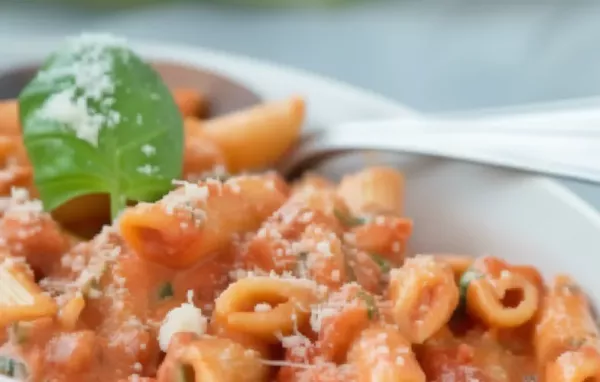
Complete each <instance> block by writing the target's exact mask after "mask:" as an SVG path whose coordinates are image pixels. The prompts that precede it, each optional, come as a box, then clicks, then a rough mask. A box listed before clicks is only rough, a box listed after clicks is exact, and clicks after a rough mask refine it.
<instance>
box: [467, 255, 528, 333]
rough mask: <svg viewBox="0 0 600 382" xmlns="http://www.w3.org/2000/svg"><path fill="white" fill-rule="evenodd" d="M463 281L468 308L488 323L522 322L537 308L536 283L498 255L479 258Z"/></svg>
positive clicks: (509, 325) (503, 325)
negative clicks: (513, 269) (512, 267)
mask: <svg viewBox="0 0 600 382" xmlns="http://www.w3.org/2000/svg"><path fill="white" fill-rule="evenodd" d="M467 277H468V280H465V279H466V278H467ZM463 281H464V282H463V284H464V287H465V289H466V302H467V309H468V311H469V312H470V313H471V314H472V315H474V316H475V317H478V318H479V319H481V320H482V321H483V322H484V323H486V324H487V325H488V326H490V327H498V328H514V327H517V326H520V325H523V324H525V323H526V322H527V321H529V320H531V319H532V318H533V316H534V314H535V312H536V311H537V309H538V303H539V291H538V288H537V286H536V285H534V284H533V283H532V282H531V281H529V279H528V278H527V277H525V276H523V275H522V274H521V273H520V272H518V271H512V270H511V268H510V266H509V265H508V264H507V263H506V262H504V261H502V260H500V259H498V258H495V257H491V256H486V257H481V258H478V259H477V260H475V262H474V263H473V265H472V267H471V268H470V269H469V271H467V272H466V273H465V275H464V276H463Z"/></svg>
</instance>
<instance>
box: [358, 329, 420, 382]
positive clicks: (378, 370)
mask: <svg viewBox="0 0 600 382" xmlns="http://www.w3.org/2000/svg"><path fill="white" fill-rule="evenodd" d="M348 362H349V363H350V364H351V365H354V367H355V368H356V373H357V375H358V378H357V382H425V374H424V373H423V370H422V369H421V366H419V363H418V362H417V360H416V358H415V355H414V354H413V352H412V349H411V346H410V342H408V341H407V340H406V339H405V338H404V337H403V336H402V335H401V334H400V332H398V330H397V329H396V328H394V327H393V326H382V325H378V326H373V327H371V328H368V329H366V330H364V331H362V332H361V333H360V335H359V336H358V338H357V340H356V342H354V344H352V347H351V348H350V352H349V354H348Z"/></svg>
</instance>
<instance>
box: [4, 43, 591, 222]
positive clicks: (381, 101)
mask: <svg viewBox="0 0 600 382" xmlns="http://www.w3.org/2000/svg"><path fill="white" fill-rule="evenodd" d="M102 33H110V32H102ZM72 35H73V34H69V35H63V36H50V37H48V36H45V37H39V36H25V35H24V36H20V37H17V38H14V37H12V38H11V37H7V36H0V56H3V55H2V54H1V53H3V52H7V51H9V49H11V47H12V50H16V51H18V50H19V49H18V48H15V47H23V46H26V47H27V50H28V51H31V50H32V49H36V48H41V49H40V53H39V55H40V59H42V58H43V56H42V54H43V52H45V51H48V47H55V46H58V44H60V43H61V41H63V40H64V38H65V37H68V36H72ZM115 35H116V36H119V37H124V38H125V39H126V40H127V41H128V42H129V44H130V45H131V46H132V48H133V49H134V50H137V49H140V50H151V51H155V52H175V53H176V54H175V56H177V55H179V56H195V57H204V60H206V58H209V59H210V58H211V57H212V59H215V58H216V59H218V60H224V61H229V62H232V63H233V62H241V63H243V64H244V65H245V66H249V67H256V68H261V69H266V70H270V71H276V72H278V74H277V75H281V76H289V77H303V78H307V79H310V80H311V81H314V82H318V83H323V84H326V85H327V86H329V87H332V88H337V89H339V91H343V92H347V93H353V94H354V95H356V96H358V97H360V98H363V99H368V102H369V103H371V104H378V105H380V107H381V108H382V109H383V108H386V109H390V110H391V109H395V110H396V111H397V113H398V114H404V115H414V116H419V115H421V113H420V112H418V111H417V110H414V109H412V108H410V107H408V106H406V105H404V104H402V103H401V102H399V101H396V100H393V99H390V98H388V97H386V96H384V95H381V94H379V93H377V92H375V91H372V90H369V89H365V88H362V87H360V86H356V85H352V84H350V83H347V82H344V81H341V80H338V79H335V78H331V77H327V76H325V75H321V74H318V73H315V72H311V71H310V70H306V69H302V68H298V67H294V66H290V65H286V64H281V63H277V62H273V61H269V60H264V59H260V58H254V57H250V56H247V55H244V54H240V53H233V52H226V51H221V50H218V49H212V48H205V47H200V46H196V45H192V44H189V43H180V42H173V41H170V40H162V39H151V40H150V39H140V38H129V37H128V36H123V35H122V34H115ZM7 47H8V49H7ZM9 53H10V51H9ZM162 57H163V58H166V55H164V54H163V55H162ZM12 61H13V64H9V65H3V64H2V63H0V72H3V71H5V70H7V69H10V68H12V67H14V66H15V64H18V62H19V61H21V62H23V63H25V62H31V60H30V59H23V58H21V59H19V58H17V59H16V60H15V59H14V58H13V60H12ZM194 61H202V59H197V58H196V59H194ZM196 65H198V63H196ZM290 91H293V89H291V90H290ZM259 93H260V92H259ZM523 107H527V105H522V106H520V108H523ZM474 112H477V110H474ZM527 177H528V178H529V180H530V181H532V182H534V183H537V184H538V185H539V186H540V188H542V189H544V190H546V191H547V192H549V193H551V194H553V195H554V196H555V197H556V198H557V199H558V200H560V201H561V202H563V203H565V204H567V205H568V206H570V207H571V208H572V209H573V210H575V211H576V212H577V213H578V214H579V215H581V216H582V217H584V218H585V219H586V220H588V221H589V222H590V224H592V225H593V226H594V227H595V229H596V230H597V231H599V232H600V211H598V210H597V209H596V208H595V207H594V206H593V205H592V204H591V203H589V202H587V201H586V200H584V199H583V198H582V197H580V196H579V195H577V194H575V193H574V192H573V191H571V190H569V189H568V188H567V187H566V186H564V185H562V184H560V183H559V182H558V181H557V180H555V179H552V178H548V177H543V176H539V175H529V176H527Z"/></svg>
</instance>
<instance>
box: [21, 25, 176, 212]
mask: <svg viewBox="0 0 600 382" xmlns="http://www.w3.org/2000/svg"><path fill="white" fill-rule="evenodd" d="M19 107H20V117H21V124H22V126H23V137H24V142H25V146H26V148H27V153H28V155H29V159H30V160H31V163H32V165H33V169H34V180H35V185H36V187H37V189H38V190H39V193H40V197H41V199H42V202H43V204H44V207H45V209H46V210H48V211H52V210H54V209H55V208H57V207H59V206H60V205H62V204H64V203H66V202H68V201H69V200H71V199H74V198H77V197H80V196H84V195H88V194H98V193H103V194H109V195H110V199H111V215H112V216H113V218H114V217H116V216H117V214H118V213H119V212H120V211H121V210H122V209H123V208H124V207H125V206H126V203H127V201H128V200H135V201H154V200H156V199H158V198H159V197H160V196H162V195H163V194H165V193H166V192H168V191H169V190H170V187H171V181H172V179H176V178H179V177H180V175H181V171H182V161H183V122H182V118H181V115H180V113H179V111H178V109H177V106H176V104H175V102H174V100H173V98H172V96H171V93H170V91H169V89H168V88H167V86H166V85H165V84H164V83H163V81H162V79H161V78H160V76H159V75H158V74H157V73H156V72H155V71H154V70H153V69H152V68H151V67H150V65H148V64H147V63H145V62H144V61H143V60H142V59H141V58H139V57H138V56H137V55H136V54H135V53H134V52H133V51H132V50H130V49H129V48H128V47H127V45H126V44H125V43H124V41H122V40H120V39H117V38H114V37H111V36H104V35H84V36H80V37H77V38H74V39H70V40H69V41H67V43H66V44H64V46H63V47H62V48H60V49H59V50H58V51H56V52H55V53H54V54H52V55H51V56H50V57H49V58H48V59H47V61H46V62H45V64H44V65H43V67H42V68H41V70H40V71H39V72H38V73H37V75H36V77H35V78H34V79H33V80H32V81H31V82H30V83H29V84H28V85H27V86H26V87H25V89H24V90H23V91H22V92H21V94H20V95H19Z"/></svg>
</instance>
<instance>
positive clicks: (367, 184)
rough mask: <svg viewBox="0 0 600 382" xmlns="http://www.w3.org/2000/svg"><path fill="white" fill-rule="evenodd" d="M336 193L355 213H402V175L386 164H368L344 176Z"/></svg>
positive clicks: (397, 214) (396, 214)
mask: <svg viewBox="0 0 600 382" xmlns="http://www.w3.org/2000/svg"><path fill="white" fill-rule="evenodd" d="M338 193H339V194H340V195H341V196H342V198H343V199H344V200H345V202H346V204H347V205H348V206H351V212H352V213H353V214H354V215H359V216H360V215H392V216H400V215H401V214H402V201H403V199H404V176H403V175H402V174H401V173H400V172H398V171H396V170H394V169H392V168H388V167H369V168H367V169H365V170H363V171H361V172H359V173H357V174H352V175H346V176H345V177H344V178H343V179H342V181H341V182H340V186H339V188H338Z"/></svg>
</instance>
